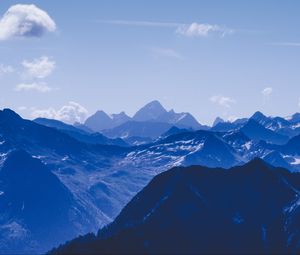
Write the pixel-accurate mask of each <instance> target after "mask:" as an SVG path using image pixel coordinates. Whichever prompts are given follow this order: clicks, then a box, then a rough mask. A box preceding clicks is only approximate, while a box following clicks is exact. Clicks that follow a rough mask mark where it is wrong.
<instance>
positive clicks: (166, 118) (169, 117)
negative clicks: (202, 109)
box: [132, 100, 208, 130]
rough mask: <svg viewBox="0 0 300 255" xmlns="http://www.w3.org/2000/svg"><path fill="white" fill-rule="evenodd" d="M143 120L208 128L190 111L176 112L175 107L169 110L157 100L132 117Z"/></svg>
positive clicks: (183, 126) (185, 126)
mask: <svg viewBox="0 0 300 255" xmlns="http://www.w3.org/2000/svg"><path fill="white" fill-rule="evenodd" d="M132 119H133V120H134V121H141V122H146V121H150V122H160V123H169V124H173V125H175V126H177V127H181V128H193V129H195V130H196V129H200V128H202V129H208V127H205V126H202V125H201V124H200V123H199V122H198V121H197V120H196V119H195V118H194V117H193V116H192V115H191V114H190V113H188V112H182V113H176V112H175V111H174V110H173V109H172V110H170V111H167V110H166V109H165V108H164V107H163V106H162V105H161V103H160V102H158V101H157V100H155V101H152V102H150V103H148V104H146V105H145V106H144V107H142V108H141V109H140V110H139V111H137V113H136V114H135V115H134V116H133V118H132Z"/></svg>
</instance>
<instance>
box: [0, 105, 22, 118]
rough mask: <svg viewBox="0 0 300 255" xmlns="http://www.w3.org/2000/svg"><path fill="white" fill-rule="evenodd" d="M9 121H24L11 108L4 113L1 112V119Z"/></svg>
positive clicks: (4, 110) (5, 109) (3, 111)
mask: <svg viewBox="0 0 300 255" xmlns="http://www.w3.org/2000/svg"><path fill="white" fill-rule="evenodd" d="M2 118H4V119H9V120H13V119H14V120H20V119H22V118H21V116H20V115H18V114H17V113H16V112H14V111H13V110H11V109H9V108H4V109H3V110H2V111H1V110H0V119H2Z"/></svg>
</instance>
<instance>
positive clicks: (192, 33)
mask: <svg viewBox="0 0 300 255" xmlns="http://www.w3.org/2000/svg"><path fill="white" fill-rule="evenodd" d="M96 22H98V23H102V24H110V25H119V26H136V27H150V28H151V27H152V28H170V29H175V32H176V33H177V34H181V35H184V36H188V37H206V36H208V35H210V34H218V35H220V36H221V37H224V36H226V35H229V34H232V33H234V30H233V29H229V28H227V27H224V26H220V25H212V24H207V23H197V22H193V23H191V24H185V23H175V22H157V21H138V20H134V21H132V20H97V21H96Z"/></svg>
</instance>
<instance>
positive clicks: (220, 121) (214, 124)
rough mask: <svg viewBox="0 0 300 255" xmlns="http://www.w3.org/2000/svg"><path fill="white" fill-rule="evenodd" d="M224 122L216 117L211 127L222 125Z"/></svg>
mask: <svg viewBox="0 0 300 255" xmlns="http://www.w3.org/2000/svg"><path fill="white" fill-rule="evenodd" d="M224 122H225V120H223V119H222V118H220V117H217V118H216V119H215V120H214V123H213V125H212V126H213V127H214V126H216V125H218V124H219V123H224Z"/></svg>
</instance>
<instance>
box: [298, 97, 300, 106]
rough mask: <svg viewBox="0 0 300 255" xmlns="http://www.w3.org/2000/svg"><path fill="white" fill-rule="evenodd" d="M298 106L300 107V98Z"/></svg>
mask: <svg viewBox="0 0 300 255" xmlns="http://www.w3.org/2000/svg"><path fill="white" fill-rule="evenodd" d="M298 106H299V107H300V98H299V102H298Z"/></svg>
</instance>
